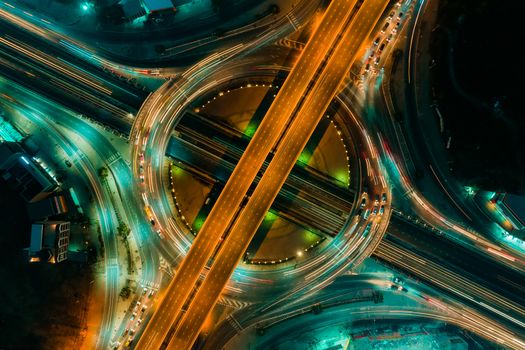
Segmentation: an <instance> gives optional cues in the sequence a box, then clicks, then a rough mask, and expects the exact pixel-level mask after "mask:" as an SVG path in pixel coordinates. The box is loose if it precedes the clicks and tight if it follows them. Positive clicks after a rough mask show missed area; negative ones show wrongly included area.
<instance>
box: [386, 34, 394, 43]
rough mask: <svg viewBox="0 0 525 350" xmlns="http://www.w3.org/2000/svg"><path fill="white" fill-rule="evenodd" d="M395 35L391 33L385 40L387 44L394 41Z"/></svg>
mask: <svg viewBox="0 0 525 350" xmlns="http://www.w3.org/2000/svg"><path fill="white" fill-rule="evenodd" d="M393 36H394V34H392V33H390V35H389V36H388V37H387V38H386V39H385V40H386V42H387V43H389V42H390V41H391V40H392V37H393Z"/></svg>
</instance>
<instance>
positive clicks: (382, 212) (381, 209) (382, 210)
mask: <svg viewBox="0 0 525 350" xmlns="http://www.w3.org/2000/svg"><path fill="white" fill-rule="evenodd" d="M384 212H385V206H384V205H382V206H381V208H379V215H383V214H384Z"/></svg>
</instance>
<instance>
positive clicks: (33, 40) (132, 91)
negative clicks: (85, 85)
mask: <svg viewBox="0 0 525 350" xmlns="http://www.w3.org/2000/svg"><path fill="white" fill-rule="evenodd" d="M0 32H2V33H3V34H4V39H5V40H9V41H15V42H16V44H17V45H19V46H29V47H33V48H35V49H38V50H39V51H41V52H42V53H43V54H44V55H49V56H51V57H52V59H54V61H55V63H56V64H59V65H62V66H63V67H64V68H65V69H69V70H70V71H77V73H80V74H83V75H84V77H85V78H86V79H87V80H89V81H91V82H93V83H96V84H102V85H105V87H106V88H109V89H111V90H112V93H113V95H115V96H118V98H119V100H120V101H121V102H125V103H127V104H130V105H131V106H132V107H134V108H136V109H138V108H139V107H140V106H141V104H142V103H143V102H144V100H145V98H146V97H147V93H146V92H145V91H144V90H142V89H140V88H137V87H135V86H134V85H132V84H130V83H128V82H127V80H122V79H119V78H118V76H116V75H111V74H108V73H106V72H104V71H103V70H101V69H100V68H99V67H97V66H95V65H94V64H91V63H89V62H87V61H85V60H82V59H80V58H78V57H77V56H75V55H73V54H70V53H69V52H67V50H66V47H65V46H64V45H62V46H61V45H60V43H61V42H60V41H59V42H58V43H55V42H52V41H48V40H43V39H42V38H40V37H37V36H35V35H33V34H31V33H29V32H25V31H21V30H20V27H17V26H14V25H12V24H11V23H9V22H5V21H3V20H1V19H0ZM32 53H33V54H34V53H35V51H32ZM68 66H69V67H68Z"/></svg>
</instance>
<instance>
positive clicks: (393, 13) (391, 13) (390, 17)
mask: <svg viewBox="0 0 525 350" xmlns="http://www.w3.org/2000/svg"><path fill="white" fill-rule="evenodd" d="M395 14H396V12H395V11H390V14H389V15H388V19H389V20H391V19H392V18H394V15H395Z"/></svg>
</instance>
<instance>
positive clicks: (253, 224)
mask: <svg viewBox="0 0 525 350" xmlns="http://www.w3.org/2000/svg"><path fill="white" fill-rule="evenodd" d="M333 4H334V3H333ZM386 5H387V2H385V1H366V2H364V3H363V4H362V5H361V6H360V9H359V10H358V11H357V14H356V15H355V17H354V19H353V20H352V22H351V23H350V25H349V26H347V27H346V28H345V30H344V32H343V33H342V34H339V35H338V37H339V36H340V37H341V38H340V41H339V42H338V43H337V46H335V47H333V48H332V49H331V50H330V51H328V58H327V60H326V61H324V62H323V65H324V70H323V71H322V72H320V74H318V76H316V77H315V78H316V80H315V82H314V84H313V86H312V88H310V89H308V90H310V91H308V92H309V94H308V95H307V96H306V97H305V100H304V102H303V104H302V106H301V107H300V109H299V111H298V112H297V115H298V117H296V118H295V119H293V121H292V122H291V124H290V125H289V126H288V130H287V131H286V133H285V134H284V135H283V136H282V137H281V139H280V140H279V143H278V145H277V151H276V152H275V155H274V157H273V159H272V161H271V162H270V165H269V166H268V168H267V169H266V171H265V172H264V174H263V176H262V178H261V181H260V182H259V184H258V186H257V187H256V189H255V191H254V193H253V194H252V196H251V197H250V198H249V200H248V201H247V204H246V207H245V208H244V209H242V211H241V213H240V215H239V216H238V218H237V220H236V221H235V223H234V224H233V226H232V228H231V229H230V232H229V233H228V235H227V237H226V240H225V242H224V243H223V244H222V246H221V247H220V249H219V252H218V253H217V255H216V257H215V259H214V264H213V265H212V267H211V270H210V272H209V274H208V276H209V277H208V278H206V279H205V280H204V282H203V284H202V285H201V287H200V288H199V290H198V291H197V293H196V295H195V297H194V298H193V300H192V301H191V303H190V304H189V306H188V307H187V311H186V312H185V313H184V315H183V318H182V320H181V321H180V322H179V326H178V327H177V328H176V330H175V334H174V336H173V338H172V340H171V342H170V343H169V345H168V349H186V348H190V347H191V345H192V344H193V342H194V340H195V338H196V337H197V336H198V334H199V331H200V328H201V327H202V324H203V322H204V320H205V318H206V316H207V315H208V313H209V312H210V311H211V309H212V307H213V306H214V305H215V303H216V301H217V298H218V297H219V295H220V293H221V291H222V290H223V288H224V286H225V285H226V283H227V281H228V279H229V278H230V275H231V273H232V272H233V270H234V268H235V266H236V265H237V263H238V261H239V259H240V258H241V256H242V254H243V252H244V251H245V249H246V248H247V246H248V244H249V242H250V240H251V238H252V237H253V234H254V233H255V231H256V229H257V227H258V226H259V225H260V223H261V221H262V219H263V217H264V215H265V214H266V212H267V211H268V209H269V208H270V206H271V204H272V202H273V200H274V199H275V197H276V196H277V194H278V192H279V190H280V188H281V187H282V185H283V183H284V181H285V180H286V177H287V176H288V174H289V173H290V171H291V169H292V167H293V165H294V164H295V162H296V160H297V158H298V157H299V155H300V153H301V151H302V150H303V148H304V146H305V145H306V142H307V141H308V138H309V136H310V135H311V134H312V132H313V131H314V129H315V127H316V125H317V123H318V121H319V119H320V118H321V117H322V116H323V113H324V111H325V110H326V109H327V108H328V105H329V104H330V103H331V101H332V100H333V98H334V97H335V95H336V93H337V92H338V87H339V85H340V84H341V80H342V79H343V78H344V77H345V76H346V74H348V72H349V69H350V67H351V65H352V63H353V62H354V60H355V57H356V55H357V53H358V50H359V48H360V47H361V45H362V43H363V41H364V40H365V39H366V38H367V37H368V35H369V34H370V32H371V31H372V28H373V27H374V26H375V24H376V23H377V21H378V19H379V17H380V15H381V14H382V12H383V10H384V9H385V7H386ZM331 7H332V6H331ZM329 13H330V8H329V10H328V11H327V15H326V16H328V14H329ZM325 18H326V17H325ZM316 34H317V33H316ZM315 39H316V38H315V35H314V38H313V39H312V41H313V40H315ZM314 43H315V42H314ZM307 48H308V45H307ZM307 48H306V49H307ZM306 49H305V52H306ZM303 55H304V53H303ZM292 73H293V71H292ZM289 79H290V78H289ZM288 81H289V80H287V82H288ZM292 81H293V80H292ZM281 93H282V92H281ZM272 107H273V105H272ZM266 118H267V117H266ZM266 118H265V119H264V121H266ZM264 121H263V123H264ZM257 133H259V131H257ZM257 133H256V135H257ZM252 144H253V141H252V143H250V145H252ZM250 145H249V146H248V147H250ZM247 152H248V151H247ZM241 162H242V158H241ZM237 168H239V166H238V167H237ZM234 174H235V171H234ZM233 176H234V175H232V178H233ZM230 181H231V179H230V180H229V182H230ZM224 193H226V194H228V192H226V189H225V192H224ZM216 206H217V205H216ZM209 220H210V218H208V220H207V221H209ZM212 223H213V222H212Z"/></svg>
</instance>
